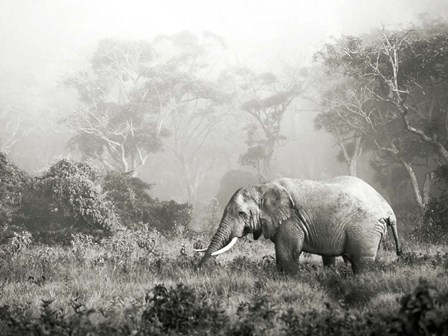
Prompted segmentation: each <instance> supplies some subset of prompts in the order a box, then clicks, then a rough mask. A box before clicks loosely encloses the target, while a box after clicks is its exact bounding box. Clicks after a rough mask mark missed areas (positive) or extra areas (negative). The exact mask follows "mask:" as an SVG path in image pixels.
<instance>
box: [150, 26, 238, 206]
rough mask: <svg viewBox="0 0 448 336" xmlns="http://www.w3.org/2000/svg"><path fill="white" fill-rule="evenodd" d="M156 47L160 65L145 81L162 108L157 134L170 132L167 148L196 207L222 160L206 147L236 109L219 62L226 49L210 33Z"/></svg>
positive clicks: (163, 39) (170, 38) (159, 41)
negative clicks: (207, 182) (203, 184)
mask: <svg viewBox="0 0 448 336" xmlns="http://www.w3.org/2000/svg"><path fill="white" fill-rule="evenodd" d="M152 46H153V48H154V50H155V52H156V54H157V55H158V56H157V60H158V61H157V62H154V64H153V65H152V67H150V68H148V69H146V71H145V72H144V73H143V77H144V78H145V79H146V81H147V85H146V88H147V89H148V92H149V93H150V95H151V97H152V99H153V101H154V102H155V105H157V106H159V120H158V129H160V128H162V127H166V128H167V129H169V130H170V133H171V138H170V139H169V140H167V141H166V146H167V148H168V149H169V150H171V152H172V153H173V154H174V157H175V159H176V160H177V162H178V164H179V166H180V173H181V174H180V175H181V180H182V181H181V183H182V184H184V186H185V191H186V195H187V199H188V201H189V202H191V203H193V204H194V203H195V202H196V201H197V192H198V189H199V187H200V186H201V184H202V183H203V182H204V180H205V178H206V177H207V175H208V173H209V171H210V170H211V169H212V168H213V166H214V164H215V163H216V161H217V160H218V157H217V153H215V154H213V153H211V152H210V151H208V150H207V143H208V142H209V141H210V140H211V138H212V137H213V136H214V135H215V133H216V130H217V128H218V127H219V125H220V123H221V122H222V121H223V120H224V119H225V118H226V117H227V116H228V115H229V113H230V111H231V110H232V109H231V105H230V103H231V101H232V94H231V92H230V89H228V85H229V84H228V83H227V82H228V81H227V80H226V78H227V76H228V74H227V73H226V72H225V65H224V64H223V63H224V62H221V63H220V62H218V61H217V60H218V57H220V58H221V60H223V59H224V58H225V57H224V55H225V45H224V44H223V41H222V39H220V38H219V37H218V36H215V35H213V34H210V33H204V34H202V35H194V34H192V33H189V32H181V33H177V34H173V35H163V36H159V37H158V38H156V39H155V40H154V42H153V43H152ZM218 55H220V56H218Z"/></svg>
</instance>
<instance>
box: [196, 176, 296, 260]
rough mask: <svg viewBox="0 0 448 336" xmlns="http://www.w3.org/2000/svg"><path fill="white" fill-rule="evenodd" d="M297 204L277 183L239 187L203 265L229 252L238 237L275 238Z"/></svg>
mask: <svg viewBox="0 0 448 336" xmlns="http://www.w3.org/2000/svg"><path fill="white" fill-rule="evenodd" d="M293 205H294V203H293V202H292V199H291V197H290V196H289V193H288V192H287V190H286V189H285V188H284V187H282V186H280V185H278V184H272V183H270V184H263V185H257V186H250V187H243V188H240V189H239V190H238V191H237V192H236V193H235V194H234V195H233V196H232V198H231V199H230V201H229V203H228V204H227V206H226V208H225V210H224V213H223V216H222V219H221V223H220V225H219V227H218V230H217V231H216V233H215V235H214V236H213V238H212V241H211V243H210V245H209V247H208V248H206V249H200V250H196V251H198V252H205V255H204V257H203V258H202V260H201V262H200V263H199V267H200V266H202V265H203V264H204V263H205V262H206V261H207V260H208V259H209V258H210V257H211V256H216V255H218V254H221V253H223V252H226V251H227V250H229V249H230V248H232V247H233V245H235V243H236V241H237V240H238V238H241V237H243V236H245V235H247V234H249V233H252V234H253V236H254V239H255V240H257V239H258V238H259V237H260V236H261V234H262V233H263V235H264V237H265V238H268V239H269V238H272V237H273V236H274V235H275V233H276V230H277V228H278V226H279V225H280V223H281V221H282V220H283V219H286V218H287V216H288V214H289V213H290V211H291V207H292V206H293Z"/></svg>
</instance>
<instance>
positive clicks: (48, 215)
mask: <svg viewBox="0 0 448 336" xmlns="http://www.w3.org/2000/svg"><path fill="white" fill-rule="evenodd" d="M98 180H99V176H98V174H97V173H96V172H95V171H94V170H93V169H92V168H91V167H90V166H89V165H87V164H86V163H80V162H74V161H72V160H69V159H62V160H60V161H59V162H57V163H56V164H55V165H53V166H52V167H50V168H49V169H48V171H47V172H45V173H44V174H43V175H42V176H40V177H37V178H35V182H34V184H33V187H32V189H31V190H30V192H29V193H27V195H26V196H25V197H24V201H23V209H24V214H25V223H24V224H25V227H26V228H27V229H28V230H29V231H31V232H32V233H33V235H34V236H35V237H36V239H37V240H39V241H44V242H47V243H55V242H61V241H63V242H64V241H65V242H67V241H69V240H70V238H71V234H73V233H76V232H84V233H89V234H92V235H95V236H104V235H106V234H108V233H109V232H110V231H111V230H112V229H113V227H114V225H116V220H115V215H114V213H113V211H112V210H111V205H110V204H109V203H108V202H107V200H106V199H105V195H104V193H103V192H102V190H101V187H100V186H99V184H98Z"/></svg>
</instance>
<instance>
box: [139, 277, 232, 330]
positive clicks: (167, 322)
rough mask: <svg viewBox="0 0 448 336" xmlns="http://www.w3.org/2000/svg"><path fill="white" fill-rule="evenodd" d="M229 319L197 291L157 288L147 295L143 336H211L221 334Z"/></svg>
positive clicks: (162, 286) (178, 287)
mask: <svg viewBox="0 0 448 336" xmlns="http://www.w3.org/2000/svg"><path fill="white" fill-rule="evenodd" d="M227 320H228V317H227V315H226V314H225V313H224V311H223V310H222V309H221V308H220V307H219V306H218V305H217V304H216V303H211V302H209V301H208V300H207V299H206V298H205V297H204V296H203V295H200V294H199V293H197V292H196V291H195V290H194V289H193V288H190V287H188V286H185V285H183V284H179V285H177V286H176V287H172V288H166V287H165V286H164V285H157V286H156V287H154V288H153V289H152V290H151V291H150V292H149V293H148V294H147V295H146V308H145V311H144V312H143V315H142V322H141V323H142V325H141V329H142V330H141V331H142V334H143V335H166V334H167V333H168V334H170V335H172V334H176V333H177V334H179V335H191V334H195V335H209V334H211V333H216V332H218V331H219V330H220V328H222V327H223V326H225V325H226V323H227Z"/></svg>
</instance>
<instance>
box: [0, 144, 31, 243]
mask: <svg viewBox="0 0 448 336" xmlns="http://www.w3.org/2000/svg"><path fill="white" fill-rule="evenodd" d="M31 181H32V177H31V176H30V175H29V174H28V173H26V172H25V171H23V170H21V169H19V168H18V167H17V166H16V165H14V164H13V163H12V162H11V161H9V160H8V158H7V157H6V155H5V154H3V153H1V152H0V243H2V242H4V241H5V239H7V238H8V237H9V236H10V232H9V231H11V229H12V228H11V226H13V227H14V225H15V224H16V223H17V221H18V220H19V218H20V217H21V209H22V198H23V194H24V192H25V191H26V190H27V188H28V187H29V185H30V183H31Z"/></svg>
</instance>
